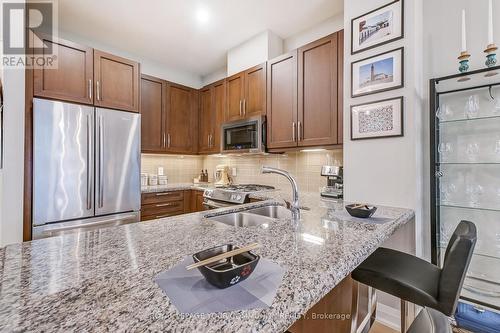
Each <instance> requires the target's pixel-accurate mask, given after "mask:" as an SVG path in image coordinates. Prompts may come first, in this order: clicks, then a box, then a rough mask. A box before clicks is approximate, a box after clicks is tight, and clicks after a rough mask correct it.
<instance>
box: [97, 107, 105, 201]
mask: <svg viewBox="0 0 500 333" xmlns="http://www.w3.org/2000/svg"><path fill="white" fill-rule="evenodd" d="M103 123H104V118H103V116H99V188H98V191H99V208H102V207H103V206H104V128H103V127H104V125H103Z"/></svg>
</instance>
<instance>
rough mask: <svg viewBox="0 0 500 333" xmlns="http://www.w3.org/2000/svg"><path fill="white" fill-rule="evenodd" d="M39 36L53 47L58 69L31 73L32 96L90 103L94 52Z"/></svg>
mask: <svg viewBox="0 0 500 333" xmlns="http://www.w3.org/2000/svg"><path fill="white" fill-rule="evenodd" d="M39 37H40V38H41V39H42V40H43V42H44V43H45V44H47V45H50V44H51V45H52V47H53V48H54V52H55V54H57V68H56V69H52V68H50V67H42V68H35V69H34V70H33V94H34V96H36V97H47V98H54V99H58V100H64V101H68V102H76V103H83V104H93V102H94V99H93V96H92V95H93V83H92V80H93V73H94V66H93V63H94V58H93V53H94V50H93V49H91V48H90V47H86V46H83V45H78V44H76V43H73V42H70V41H66V40H63V39H60V38H53V37H48V36H44V35H40V36H39Z"/></svg>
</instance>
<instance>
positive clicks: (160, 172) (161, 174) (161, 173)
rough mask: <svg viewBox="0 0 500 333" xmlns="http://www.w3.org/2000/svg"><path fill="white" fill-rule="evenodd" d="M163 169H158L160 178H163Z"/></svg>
mask: <svg viewBox="0 0 500 333" xmlns="http://www.w3.org/2000/svg"><path fill="white" fill-rule="evenodd" d="M163 172H164V170H163V167H158V176H163Z"/></svg>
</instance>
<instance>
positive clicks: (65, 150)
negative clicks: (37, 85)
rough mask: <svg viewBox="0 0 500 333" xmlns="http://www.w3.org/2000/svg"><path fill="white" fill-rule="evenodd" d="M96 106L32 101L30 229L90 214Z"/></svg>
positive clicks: (36, 99)
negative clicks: (31, 221)
mask: <svg viewBox="0 0 500 333" xmlns="http://www.w3.org/2000/svg"><path fill="white" fill-rule="evenodd" d="M93 141H94V108H93V107H89V106H83V105H77V104H70V103H63V102H56V101H49V100H44V99H38V98H35V99H34V100H33V225H35V226H36V225H42V224H45V223H50V222H56V221H61V220H70V219H81V218H85V217H89V216H93V215H94V148H93V147H94V144H93Z"/></svg>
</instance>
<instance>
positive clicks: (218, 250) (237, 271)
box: [193, 244, 260, 289]
mask: <svg viewBox="0 0 500 333" xmlns="http://www.w3.org/2000/svg"><path fill="white" fill-rule="evenodd" d="M237 249H238V247H237V246H233V245H232V244H225V245H220V246H216V247H213V248H211V249H207V250H203V251H200V252H198V253H195V254H193V260H194V262H195V263H198V262H200V261H202V260H206V259H209V258H212V257H214V256H217V255H220V254H224V253H226V252H229V251H233V250H237ZM259 259H260V257H259V256H258V255H256V254H253V253H252V252H251V251H247V252H243V253H240V254H237V255H234V256H232V257H229V258H225V259H221V260H219V261H216V262H214V263H211V264H208V265H205V266H200V267H198V269H199V270H200V272H201V274H202V275H203V276H204V277H205V279H206V280H207V281H208V282H209V283H210V284H211V285H213V286H216V287H217V288H220V289H224V288H227V287H231V286H234V285H236V284H238V283H240V282H242V281H245V280H246V279H247V278H248V277H249V276H250V274H252V272H253V271H254V270H255V267H256V266H257V263H258V262H259Z"/></svg>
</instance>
